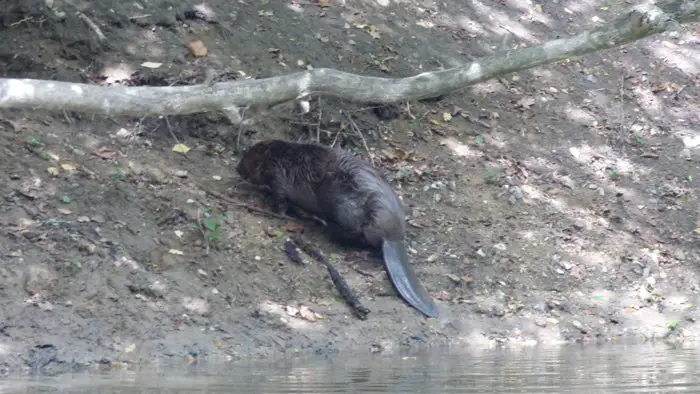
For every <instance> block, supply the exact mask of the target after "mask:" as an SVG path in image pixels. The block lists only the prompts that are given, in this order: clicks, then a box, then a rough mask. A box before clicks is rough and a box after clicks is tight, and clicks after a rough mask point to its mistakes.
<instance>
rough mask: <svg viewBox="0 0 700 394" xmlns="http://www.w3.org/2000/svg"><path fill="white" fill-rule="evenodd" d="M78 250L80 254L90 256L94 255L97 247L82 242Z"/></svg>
mask: <svg viewBox="0 0 700 394" xmlns="http://www.w3.org/2000/svg"><path fill="white" fill-rule="evenodd" d="M78 250H80V251H81V252H83V253H86V254H88V255H92V254H95V250H97V246H95V244H93V243H90V242H87V241H83V242H81V243H80V245H79V246H78Z"/></svg>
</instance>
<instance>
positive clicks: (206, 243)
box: [197, 207, 209, 256]
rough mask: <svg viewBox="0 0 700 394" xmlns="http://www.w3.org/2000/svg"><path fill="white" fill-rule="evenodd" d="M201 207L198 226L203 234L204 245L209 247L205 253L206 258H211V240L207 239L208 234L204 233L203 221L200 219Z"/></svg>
mask: <svg viewBox="0 0 700 394" xmlns="http://www.w3.org/2000/svg"><path fill="white" fill-rule="evenodd" d="M199 211H200V209H199V207H197V226H198V227H199V231H200V232H201V233H202V238H203V239H204V243H205V245H206V246H207V250H206V251H205V252H204V254H205V255H206V256H209V239H207V233H206V232H205V231H204V226H203V225H202V220H201V219H200V217H199Z"/></svg>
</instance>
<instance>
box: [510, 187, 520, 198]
mask: <svg viewBox="0 0 700 394" xmlns="http://www.w3.org/2000/svg"><path fill="white" fill-rule="evenodd" d="M508 191H510V194H511V195H512V196H513V197H514V198H515V199H516V200H522V199H523V191H522V190H520V188H519V187H517V186H513V187H511V188H510V189H508Z"/></svg>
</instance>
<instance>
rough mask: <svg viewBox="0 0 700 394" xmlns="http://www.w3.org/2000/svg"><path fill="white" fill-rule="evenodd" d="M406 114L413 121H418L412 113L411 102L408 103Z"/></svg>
mask: <svg viewBox="0 0 700 394" xmlns="http://www.w3.org/2000/svg"><path fill="white" fill-rule="evenodd" d="M406 113H407V114H408V116H410V117H411V119H413V120H416V117H415V116H413V114H412V113H411V103H410V102H409V101H406Z"/></svg>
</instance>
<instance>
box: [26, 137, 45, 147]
mask: <svg viewBox="0 0 700 394" xmlns="http://www.w3.org/2000/svg"><path fill="white" fill-rule="evenodd" d="M27 145H28V146H29V147H30V148H34V149H41V148H43V147H44V144H43V143H42V142H41V140H40V139H39V138H37V137H34V136H30V137H27Z"/></svg>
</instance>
